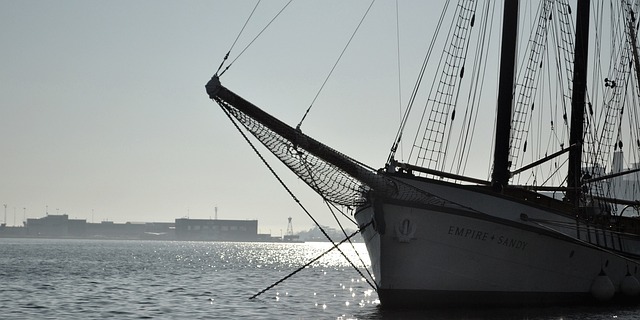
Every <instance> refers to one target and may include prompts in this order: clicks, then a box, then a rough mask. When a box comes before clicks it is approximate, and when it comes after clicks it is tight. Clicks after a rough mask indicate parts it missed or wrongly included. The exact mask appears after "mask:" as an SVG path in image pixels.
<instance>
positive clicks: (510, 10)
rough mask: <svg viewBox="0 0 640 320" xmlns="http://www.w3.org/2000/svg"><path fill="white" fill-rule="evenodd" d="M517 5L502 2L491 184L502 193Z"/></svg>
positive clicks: (506, 164) (506, 167)
mask: <svg viewBox="0 0 640 320" xmlns="http://www.w3.org/2000/svg"><path fill="white" fill-rule="evenodd" d="M518 4H519V1H517V0H516V1H512V0H509V1H505V2H504V13H503V18H502V21H503V22H502V50H501V53H500V83H499V87H498V112H497V115H496V136H495V150H494V153H493V174H492V176H491V183H492V185H493V186H494V188H495V189H496V190H502V188H503V187H505V186H506V185H507V184H508V183H509V177H510V174H509V140H510V137H511V112H512V111H511V109H512V106H513V84H514V78H515V65H516V47H517V37H518Z"/></svg>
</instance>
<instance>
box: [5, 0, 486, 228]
mask: <svg viewBox="0 0 640 320" xmlns="http://www.w3.org/2000/svg"><path fill="white" fill-rule="evenodd" d="M284 4H285V1H263V2H262V3H261V5H260V6H259V7H258V9H257V11H256V13H255V14H254V18H253V19H252V20H251V21H250V22H249V25H248V26H247V28H246V30H245V31H244V33H243V34H242V36H241V37H240V39H239V41H238V43H237V44H236V46H235V47H234V50H233V51H232V52H231V59H235V58H236V57H237V56H238V54H239V53H240V51H241V50H242V49H243V48H244V47H245V46H246V45H247V44H248V43H249V42H250V41H251V40H252V39H253V37H254V36H255V35H256V34H257V33H258V32H259V30H260V29H262V27H264V26H265V24H266V23H267V22H268V20H270V19H271V18H272V17H273V16H274V15H275V13H276V12H277V11H278V10H280V9H281V8H282V6H283V5H284ZM254 5H255V1H209V0H207V1H157V0H153V1H141V0H139V1H84V0H78V1H71V0H65V1H29V0H22V1H0V42H1V43H2V53H1V55H0V57H1V59H0V70H1V71H0V78H1V80H0V82H1V83H2V86H0V150H1V153H0V154H1V155H2V157H1V159H2V160H1V162H0V164H1V165H0V179H1V180H0V202H1V203H2V204H5V203H6V204H7V213H8V219H7V223H8V225H13V223H14V218H13V217H14V211H15V212H16V224H21V221H22V218H23V214H24V212H25V210H24V209H23V208H26V216H27V218H34V217H42V216H44V215H45V210H46V207H47V206H48V211H49V214H56V213H58V214H63V213H66V214H69V216H70V217H73V218H80V219H87V221H89V222H90V221H91V220H92V219H93V220H94V221H95V222H99V221H102V220H112V221H116V222H126V221H173V220H174V219H175V218H179V217H186V216H189V217H190V218H210V217H213V216H214V207H216V206H217V207H218V217H219V218H220V219H258V220H259V228H260V231H261V232H269V231H270V232H271V233H272V234H274V235H278V234H279V233H280V232H281V230H286V226H287V217H289V216H291V217H293V226H294V228H295V229H296V230H302V229H308V228H310V227H311V226H312V222H311V221H310V220H309V219H308V218H307V217H306V215H305V214H304V212H303V211H302V210H300V209H299V208H298V206H297V205H296V204H295V202H293V201H292V200H291V198H290V197H289V196H288V195H287V193H286V192H285V191H284V190H283V189H282V188H281V187H280V185H279V184H278V183H277V182H276V180H275V179H274V178H273V177H272V176H271V174H270V173H269V172H268V171H267V170H266V168H265V167H264V166H263V165H262V164H261V162H260V161H259V159H258V158H257V157H256V156H255V154H254V153H253V151H251V149H250V148H249V146H248V145H247V144H246V143H245V142H244V141H243V140H242V137H241V136H240V135H239V134H238V133H237V132H236V130H235V128H234V127H233V126H232V124H231V123H230V122H229V120H228V119H226V117H225V116H224V114H223V113H222V111H221V110H220V109H219V107H218V106H217V104H215V103H214V102H212V101H211V100H209V99H208V97H207V95H206V93H205V90H204V84H205V83H206V82H207V81H208V79H209V78H210V77H211V75H212V74H213V72H215V69H216V68H217V66H218V65H219V63H220V62H221V60H222V57H223V56H224V54H225V53H226V52H227V51H228V50H229V48H230V46H231V44H232V43H233V41H234V39H235V37H236V36H237V35H238V32H239V31H240V29H241V28H242V25H243V24H244V22H245V20H246V18H247V17H248V15H249V14H250V13H251V10H252V9H253V6H254ZM368 6H369V1H297V2H293V3H292V4H291V5H290V6H289V7H288V8H287V9H286V10H285V11H284V13H283V14H282V16H281V17H280V18H278V19H277V20H276V21H275V22H274V23H273V25H272V26H271V27H270V28H269V29H267V30H266V31H265V33H264V34H263V35H262V36H261V37H260V38H258V40H256V41H255V42H254V43H253V45H252V46H251V47H250V48H249V49H248V50H247V51H246V52H245V53H244V54H243V55H242V56H241V57H240V58H239V59H238V60H237V61H236V62H235V64H234V65H233V66H232V67H231V68H230V69H229V71H228V72H227V73H226V74H225V75H224V76H223V77H222V82H223V84H224V85H225V86H227V87H228V88H230V89H231V90H233V91H235V92H236V93H238V94H239V95H241V96H243V97H244V98H246V99H248V100H249V101H252V102H253V103H255V104H256V105H259V106H261V107H262V108H264V109H265V110H267V111H268V112H270V113H272V114H273V115H275V116H277V117H280V118H281V119H282V120H283V121H285V122H287V123H289V124H291V125H293V126H295V125H296V124H297V123H298V121H299V120H300V119H301V117H302V115H303V113H304V111H305V109H306V108H307V107H308V106H309V104H310V103H311V101H312V100H313V97H314V96H315V94H316V93H317V92H318V90H319V88H320V86H321V85H322V82H323V81H324V78H325V77H326V75H327V74H328V72H329V71H330V70H331V67H332V66H333V64H334V62H335V61H336V58H337V57H338V55H339V54H340V52H341V51H342V48H343V46H344V44H345V43H346V41H347V40H348V39H349V37H350V36H351V33H352V32H353V30H354V28H355V26H356V25H357V24H358V22H359V20H360V18H361V16H362V14H363V13H364V11H365V10H366V8H367V7H368ZM399 6H400V13H399V15H400V18H401V21H402V22H401V24H400V52H401V70H402V71H401V75H402V82H401V83H402V90H403V92H402V95H403V105H404V104H405V103H406V99H407V96H408V94H409V92H410V90H411V89H412V86H413V80H414V79H415V77H416V74H417V71H418V68H419V66H420V64H421V62H422V61H421V60H422V58H423V56H424V53H425V52H426V48H427V47H428V42H429V40H430V38H431V35H432V28H433V24H434V22H435V20H436V19H437V17H438V15H439V12H440V10H441V4H440V3H439V2H432V1H399ZM395 8H396V2H395V1H378V2H377V3H375V4H374V6H373V8H372V9H371V12H370V14H369V16H368V18H367V20H365V22H364V23H363V25H362V28H361V30H360V31H359V33H358V35H357V36H356V38H355V39H354V40H353V43H352V44H351V46H350V47H349V49H348V50H347V52H346V53H345V55H344V57H343V59H342V61H341V62H340V64H339V65H338V67H337V68H336V71H335V73H334V75H333V76H332V78H331V79H330V80H329V82H328V83H327V85H326V87H325V88H324V91H323V92H322V93H321V95H320V96H319V98H318V100H317V101H316V103H315V105H314V107H313V109H312V110H311V113H310V114H309V116H308V118H307V120H305V123H304V124H303V126H302V130H303V131H304V132H305V133H307V134H310V135H312V136H314V137H315V138H317V139H318V140H320V141H323V142H325V143H327V144H329V145H331V146H333V147H335V148H336V149H338V150H340V151H342V152H344V153H346V154H348V155H350V156H352V157H354V158H357V159H358V160H361V161H363V162H365V163H367V164H369V165H371V166H373V167H381V166H383V164H384V162H385V160H386V157H387V155H388V152H389V149H390V147H391V143H392V140H393V137H394V135H395V133H396V130H397V127H398V123H399V120H400V104H399V102H398V100H399V98H398V64H397V52H398V47H397V45H396V42H397V38H396V13H395ZM488 121H489V122H488V123H490V124H492V120H488ZM489 130H490V128H489V127H487V128H486V130H485V129H484V128H482V130H481V131H489ZM486 134H487V137H490V134H489V133H488V132H487V133H486ZM265 154H266V152H265ZM482 157H484V156H482ZM268 158H269V159H271V160H273V158H272V157H270V156H269V157H268ZM273 164H274V167H275V168H276V170H278V172H279V174H281V175H282V177H283V178H285V180H286V181H287V183H289V184H290V187H291V188H292V189H293V190H294V192H296V194H297V195H298V196H299V197H300V198H301V199H302V201H303V204H305V205H306V206H308V208H309V210H310V211H311V213H313V214H314V215H315V216H316V217H317V218H318V220H319V221H320V222H321V223H323V224H329V225H335V224H334V223H333V222H332V218H331V216H330V214H329V212H328V211H327V210H326V209H325V207H324V206H323V205H322V203H321V201H320V199H319V198H318V197H317V196H315V195H314V194H313V193H312V192H310V191H309V188H308V187H307V186H306V185H305V184H304V183H302V182H301V181H299V180H297V179H296V178H295V177H294V176H293V175H292V174H291V173H289V171H288V170H286V168H284V167H283V166H282V165H281V164H280V163H279V162H273ZM483 168H484V167H483ZM483 170H485V171H479V173H477V174H474V175H475V176H478V177H480V178H486V176H484V174H485V173H486V169H483ZM92 211H93V212H94V216H93V217H92ZM2 219H4V217H1V216H0V220H2ZM349 227H352V226H349Z"/></svg>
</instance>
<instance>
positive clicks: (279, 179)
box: [220, 105, 376, 289]
mask: <svg viewBox="0 0 640 320" xmlns="http://www.w3.org/2000/svg"><path fill="white" fill-rule="evenodd" d="M220 108H221V109H222V111H223V112H224V113H225V114H226V115H227V117H228V118H229V120H231V122H232V123H233V125H234V126H235V128H236V129H237V130H238V132H239V133H240V135H242V137H243V138H244V140H245V141H246V142H247V143H248V144H249V146H251V149H253V151H254V152H255V153H256V155H257V156H258V157H259V158H260V160H261V161H262V163H263V164H264V165H265V166H266V167H267V168H268V169H269V172H271V174H272V175H273V176H274V177H275V178H276V180H278V182H279V183H280V185H281V186H282V187H283V188H284V189H285V190H286V191H287V193H288V194H289V195H290V196H291V198H292V199H293V200H294V201H295V202H296V203H297V204H298V206H299V207H300V208H301V209H302V210H303V211H304V212H305V213H306V214H307V216H308V217H309V218H310V219H311V221H313V223H314V224H315V225H316V227H318V229H319V230H320V231H321V232H322V234H323V235H324V236H325V237H326V238H327V240H329V242H331V243H332V244H335V242H334V241H333V239H331V237H330V236H329V235H328V234H327V232H326V231H325V230H324V228H322V226H321V225H320V223H318V221H317V220H316V219H315V218H314V217H313V215H311V213H310V212H309V210H307V208H306V207H305V206H304V205H303V204H302V202H300V200H299V199H298V198H297V197H296V196H295V194H293V191H291V189H289V187H288V186H287V185H286V184H285V183H284V181H282V179H281V178H280V176H278V174H277V173H276V172H275V171H274V170H273V168H272V167H271V165H270V164H269V163H268V162H267V160H266V159H265V158H264V157H263V156H262V154H261V153H260V152H259V151H258V149H257V148H256V147H255V146H254V145H253V143H252V142H251V140H249V137H247V135H246V134H245V133H244V132H243V131H242V130H241V129H240V126H239V125H238V124H237V123H236V121H235V120H234V118H233V117H232V116H231V114H230V113H229V111H228V110H227V109H225V108H224V107H223V106H222V105H220ZM337 250H338V252H340V254H342V256H343V257H344V258H345V259H346V260H347V261H348V262H349V264H350V265H351V267H353V268H354V270H356V271H357V272H358V274H360V276H361V277H362V278H364V279H365V280H366V281H367V283H369V285H370V286H371V287H373V288H374V289H375V288H376V287H374V286H373V285H372V284H371V282H369V279H367V278H366V277H365V276H364V275H363V274H362V272H361V271H360V270H359V269H358V268H357V267H356V266H355V265H354V264H353V262H352V261H351V260H350V259H349V258H348V257H347V255H346V254H345V253H344V252H343V251H342V250H340V248H337ZM367 272H368V271H367Z"/></svg>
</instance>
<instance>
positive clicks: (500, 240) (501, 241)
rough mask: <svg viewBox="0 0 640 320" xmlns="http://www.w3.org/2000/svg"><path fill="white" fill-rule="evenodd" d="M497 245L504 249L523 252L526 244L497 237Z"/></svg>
mask: <svg viewBox="0 0 640 320" xmlns="http://www.w3.org/2000/svg"><path fill="white" fill-rule="evenodd" d="M498 244H501V245H503V246H505V247H509V248H514V249H520V250H523V251H524V249H525V248H526V247H527V243H526V242H525V241H522V240H517V239H512V238H508V237H505V236H500V237H498Z"/></svg>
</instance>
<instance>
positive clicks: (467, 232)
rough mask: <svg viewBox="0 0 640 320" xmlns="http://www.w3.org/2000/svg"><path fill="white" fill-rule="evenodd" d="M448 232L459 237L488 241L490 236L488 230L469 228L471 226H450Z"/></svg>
mask: <svg viewBox="0 0 640 320" xmlns="http://www.w3.org/2000/svg"><path fill="white" fill-rule="evenodd" d="M448 233H449V235H452V236H458V237H463V238H469V239H474V240H481V241H487V238H489V233H488V232H484V231H480V230H474V229H469V228H460V227H456V226H449V232H448Z"/></svg>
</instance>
